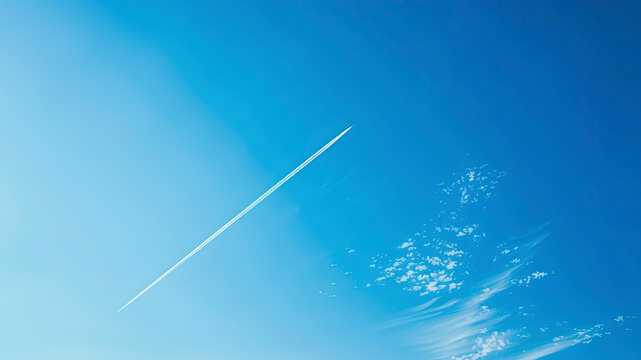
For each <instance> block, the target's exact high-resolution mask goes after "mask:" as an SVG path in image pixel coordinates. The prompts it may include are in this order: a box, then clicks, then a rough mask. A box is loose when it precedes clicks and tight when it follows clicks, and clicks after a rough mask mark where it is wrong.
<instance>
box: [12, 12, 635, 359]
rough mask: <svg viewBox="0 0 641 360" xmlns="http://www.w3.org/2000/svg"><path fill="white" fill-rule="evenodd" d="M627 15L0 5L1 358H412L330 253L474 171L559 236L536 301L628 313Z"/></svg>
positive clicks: (588, 350) (595, 318) (579, 310)
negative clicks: (497, 177) (482, 171)
mask: <svg viewBox="0 0 641 360" xmlns="http://www.w3.org/2000/svg"><path fill="white" fill-rule="evenodd" d="M321 3H322V4H321ZM639 24H641V4H640V3H638V2H632V1H630V2H625V1H620V2H616V3H612V2H606V1H603V2H595V1H591V2H586V1H565V2H563V3H562V4H559V3H557V2H551V1H543V2H507V1H504V2H500V1H499V2H494V1H493V2H457V3H437V2H412V1H398V2H395V1H389V2H369V1H356V2H347V1H329V2H307V3H300V2H282V1H281V2H278V4H270V2H252V3H248V2H246V3H241V2H236V1H220V2H188V3H186V2H128V1H122V2H107V1H105V2H92V3H89V2H81V1H58V2H55V3H54V2H32V1H3V2H2V4H0V286H1V288H2V289H1V291H0V357H2V358H7V359H44V358H46V359H115V358H118V359H177V358H180V359H402V358H413V356H414V355H413V354H412V353H410V352H409V351H407V349H405V348H404V347H403V346H401V345H400V344H401V342H400V341H399V339H396V338H394V337H393V336H391V335H390V336H383V335H377V334H376V332H375V331H373V330H372V329H373V328H375V327H376V325H377V324H378V323H379V321H380V320H381V319H382V318H384V317H385V316H386V315H387V314H389V313H390V312H391V311H394V310H396V309H395V306H394V304H395V302H396V299H395V298H394V297H391V296H381V293H377V292H365V291H351V292H345V294H346V295H345V296H339V297H337V298H336V299H328V298H326V297H323V296H319V295H318V289H319V287H320V286H321V285H319V284H326V283H327V282H328V281H331V274H330V272H329V269H328V267H327V264H329V263H331V262H332V261H333V257H334V256H335V254H336V251H337V249H344V248H346V247H348V248H356V249H360V250H362V251H364V250H367V249H369V250H371V251H374V250H376V249H384V248H386V247H388V246H391V245H390V244H395V243H396V242H397V241H398V240H399V239H403V238H405V237H406V236H407V235H408V234H411V233H413V232H414V231H415V229H416V228H417V227H418V226H420V224H422V223H424V222H425V219H426V218H427V217H428V216H429V215H430V213H431V212H432V211H433V208H434V205H435V200H434V190H435V184H437V183H439V182H441V181H443V180H445V179H446V178H447V176H448V175H449V174H451V173H452V172H453V171H455V170H457V169H460V168H462V167H466V166H473V165H481V164H485V163H487V164H489V165H490V166H491V167H493V168H496V169H500V170H505V171H507V172H508V176H507V178H506V180H505V181H504V184H503V186H502V188H501V190H500V191H499V193H500V194H499V195H498V196H497V198H496V199H495V201H494V202H493V204H492V208H491V209H490V211H489V213H490V216H487V218H488V220H487V222H486V223H485V227H486V228H487V229H488V230H490V232H491V233H492V234H493V236H496V237H505V238H507V237H509V236H512V235H515V234H518V233H519V232H522V231H524V230H527V229H529V228H532V227H535V226H538V225H540V224H541V223H544V222H547V221H550V220H551V221H553V223H552V225H551V227H550V231H551V234H552V236H551V241H549V242H548V243H546V245H545V253H546V255H545V261H546V263H547V264H549V265H550V266H551V267H552V268H553V269H554V270H555V272H556V274H555V278H554V279H553V281H549V282H545V283H543V284H541V285H539V287H537V289H536V292H535V295H534V296H536V297H537V300H538V301H539V302H544V303H548V304H550V305H551V306H552V307H553V308H554V309H556V311H557V315H558V316H562V317H563V318H564V319H566V320H568V321H572V322H575V323H577V324H592V323H595V322H599V321H601V320H602V319H612V318H613V317H614V316H615V315H619V314H628V315H641V314H639V313H640V312H641V281H640V279H641V265H639V259H641V230H640V229H639V219H640V218H641V205H640V201H641V185H640V184H641V181H640V180H639V179H640V177H641V141H640V137H641V66H639V64H641V26H639ZM352 124H353V125H354V128H353V129H352V131H350V132H349V133H348V134H347V135H346V136H345V138H343V139H341V140H340V142H339V143H337V144H336V145H335V146H334V147H333V148H331V149H330V150H329V151H328V152H327V153H325V154H324V155H323V156H322V157H320V158H319V159H317V160H316V161H314V162H313V163H312V164H311V165H310V166H309V167H308V168H306V169H305V170H304V171H303V172H301V173H300V174H298V175H297V176H296V177H295V178H293V179H292V181H291V182H290V183H288V184H287V185H286V186H284V187H283V188H281V189H280V190H279V191H278V192H276V193H275V194H274V195H272V197H270V198H269V199H268V200H267V201H265V202H264V203H263V204H261V205H260V206H259V207H258V208H256V209H255V210H254V211H253V212H252V213H250V214H248V216H247V217H245V218H243V219H242V220H241V221H240V222H238V223H236V224H235V225H234V226H233V227H232V228H230V229H229V230H228V231H227V232H226V233H225V234H224V235H223V236H221V237H220V238H219V239H217V240H216V242H215V243H212V244H210V245H209V246H208V247H207V248H206V249H205V250H203V252H201V253H199V254H198V255H197V256H196V257H194V258H192V259H191V260H190V261H189V262H188V263H186V264H185V265H184V266H183V267H181V268H180V269H179V271H177V272H175V273H173V274H172V275H171V276H170V277H168V278H167V279H165V280H164V281H163V282H161V283H160V284H159V285H158V286H157V287H155V288H154V289H153V290H152V291H150V292H149V293H147V294H145V295H144V296H143V297H142V298H140V299H139V300H138V301H136V302H135V303H133V304H132V305H131V306H130V307H129V308H127V309H126V310H125V311H123V312H122V313H120V314H116V313H115V310H116V309H118V308H119V307H120V306H122V305H123V304H124V303H125V302H126V301H127V300H128V299H130V298H131V297H132V296H134V295H135V294H136V293H137V292H138V291H140V290H141V289H142V288H143V287H144V286H145V285H147V284H148V283H149V282H150V281H152V280H153V279H154V278H155V277H157V276H158V275H160V274H161V273H162V272H163V271H164V270H165V269H166V268H168V267H169V266H170V265H171V264H173V263H175V262H176V261H177V260H179V259H180V258H181V257H182V256H183V255H184V254H185V253H187V252H188V251H190V250H191V249H192V248H193V247H195V246H196V245H197V244H199V243H200V242H201V241H202V240H203V239H204V238H206V237H207V236H208V235H209V234H211V233H212V232H213V231H215V230H216V229H217V228H218V227H219V226H220V225H222V224H223V223H224V222H226V221H227V220H228V219H229V218H231V217H232V216H233V215H234V214H235V213H236V212H238V211H240V210H241V209H242V208H243V207H244V206H245V205H247V204H248V203H249V202H251V201H252V200H253V199H255V198H256V197H257V196H258V195H259V194H261V193H262V192H263V191H264V190H266V189H267V188H268V187H269V186H271V185H272V184H273V183H275V182H276V181H277V180H279V179H280V178H281V177H282V176H284V175H285V174H286V173H287V172H288V171H290V170H291V169H292V168H293V167H295V166H296V165H298V164H299V163H300V162H301V161H303V160H304V159H305V158H306V157H307V156H309V155H310V154H311V153H313V152H314V151H316V150H317V149H318V148H319V147H320V146H322V145H323V144H325V143H326V142H327V141H329V140H330V139H331V138H332V137H334V136H335V135H336V134H338V133H339V132H340V131H342V130H343V129H345V128H346V127H347V126H349V125H352ZM339 286H340V284H339ZM640 341H641V336H640V335H639V330H638V329H636V330H635V331H631V332H618V333H615V334H613V335H612V336H608V337H606V338H604V339H598V341H595V342H594V343H592V344H589V345H581V346H576V347H573V348H571V349H568V350H566V351H564V352H561V353H558V354H555V355H552V356H550V357H549V358H550V359H631V360H632V359H638V356H639V353H641V348H640V345H639V344H640V343H641V342H640Z"/></svg>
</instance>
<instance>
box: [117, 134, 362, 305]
mask: <svg viewBox="0 0 641 360" xmlns="http://www.w3.org/2000/svg"><path fill="white" fill-rule="evenodd" d="M351 128H352V127H351V126H350V127H348V128H347V129H345V130H344V131H343V132H342V133H340V134H338V136H337V137H335V138H333V139H332V141H330V142H328V143H327V144H326V145H325V146H323V147H322V148H321V149H320V150H318V151H317V152H315V153H314V155H312V156H310V157H309V158H308V159H307V160H305V162H303V163H302V164H300V165H298V167H297V168H296V169H294V170H292V172H290V173H289V174H287V176H285V177H284V178H282V179H281V180H280V181H279V182H277V183H276V185H274V186H272V187H271V188H270V189H269V190H267V191H265V193H264V194H263V195H261V196H260V197H259V198H258V199H256V200H254V202H253V203H251V204H249V206H247V207H246V208H245V209H243V211H241V212H239V213H238V215H236V216H234V217H233V218H232V219H231V220H229V221H228V222H227V223H226V224H225V225H223V226H222V227H221V228H220V229H218V230H216V232H215V233H213V234H211V236H210V237H208V238H207V240H205V241H203V242H202V243H201V244H200V245H198V246H197V247H196V248H195V249H194V250H192V251H191V252H190V253H189V254H187V255H186V256H185V257H184V258H182V259H181V260H180V261H179V262H177V263H176V265H174V266H172V267H171V268H170V269H169V270H167V271H165V273H164V274H162V275H160V277H158V279H156V280H154V282H152V283H151V284H149V285H148V286H147V287H146V288H145V289H144V290H143V291H141V292H140V293H138V295H136V296H134V298H133V299H131V300H129V302H128V303H126V304H125V305H124V306H123V307H121V308H120V309H118V311H116V312H120V311H122V310H123V309H124V308H126V307H127V306H128V305H129V304H131V303H132V302H134V301H135V300H136V299H138V298H139V297H140V296H142V294H144V293H146V292H147V291H148V290H149V289H151V288H152V287H153V286H154V285H156V284H157V283H158V282H159V281H160V280H162V279H164V278H165V276H167V275H169V274H171V272H172V271H174V270H176V269H177V268H178V267H179V266H180V265H182V264H183V263H184V262H185V261H187V260H189V258H190V257H192V256H194V255H195V254H196V253H197V252H199V251H200V250H201V249H202V248H204V247H205V245H207V244H209V243H210V242H211V241H212V240H214V239H215V238H216V237H217V236H218V235H220V234H221V233H222V232H223V231H225V230H227V228H228V227H230V226H231V225H232V224H233V223H235V222H236V221H237V220H238V219H240V218H241V217H243V215H245V214H247V213H248V212H249V211H250V210H251V209H253V208H254V207H255V206H256V205H258V204H260V202H261V201H263V200H265V198H267V197H268V196H269V195H271V193H273V192H274V191H276V189H278V188H279V187H281V185H283V184H284V183H285V182H287V180H289V179H291V177H292V176H294V175H296V173H298V172H299V171H301V170H302V169H303V168H304V167H305V166H307V164H309V163H310V162H312V160H314V159H316V158H317V157H318V156H319V155H320V154H322V153H323V152H324V151H325V150H327V149H329V147H330V146H332V145H334V143H335V142H336V141H338V139H340V138H341V137H342V136H343V135H345V133H346V132H348V131H349V129H351Z"/></svg>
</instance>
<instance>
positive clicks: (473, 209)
mask: <svg viewBox="0 0 641 360" xmlns="http://www.w3.org/2000/svg"><path fill="white" fill-rule="evenodd" d="M505 175H506V173H505V172H501V171H495V170H491V169H488V167H487V166H485V165H484V166H480V167H474V168H469V169H466V170H465V171H463V172H461V173H456V174H454V178H453V179H452V180H450V181H447V182H443V183H441V184H438V186H439V188H438V194H440V195H441V196H440V199H439V205H440V207H439V211H438V212H437V213H436V214H435V216H433V217H432V218H430V219H428V221H426V223H425V224H423V229H422V230H421V231H419V232H416V233H414V235H413V236H411V237H409V238H407V239H404V240H403V241H400V242H399V243H398V245H397V246H394V247H392V248H391V249H389V250H388V251H387V252H385V253H380V254H378V255H375V256H373V257H371V258H370V264H369V268H370V271H373V274H370V277H372V279H371V281H367V285H370V284H371V286H364V288H367V289H368V290H369V289H370V287H378V288H379V289H381V291H401V292H402V293H404V294H405V295H409V296H410V298H411V297H415V299H416V300H419V299H420V300H421V304H420V305H416V306H414V307H412V308H409V309H407V310H403V311H400V312H398V313H397V314H396V315H395V316H393V317H392V318H391V319H390V320H388V321H386V322H384V323H383V324H382V325H381V328H379V329H378V330H379V331H383V332H390V333H396V334H398V335H399V336H400V338H401V339H403V341H404V342H405V343H406V345H407V346H408V347H409V348H411V349H414V350H415V351H416V352H418V353H419V354H421V355H422V356H423V357H424V358H426V359H432V360H478V359H484V358H488V357H489V358H492V359H506V360H507V359H509V360H533V359H539V358H541V357H545V356H548V355H551V354H553V353H556V352H559V351H562V350H565V349H568V348H570V347H573V346H575V345H578V344H587V343H590V342H592V341H593V340H594V339H597V338H600V337H604V336H606V335H610V334H611V332H610V331H609V330H607V328H609V327H611V326H617V327H623V325H622V324H623V323H624V322H625V321H627V320H628V319H632V318H634V317H630V316H629V317H623V316H618V317H616V318H615V319H614V321H613V324H610V325H608V326H607V327H606V325H604V324H596V325H592V326H588V327H574V326H572V325H570V324H568V322H566V321H562V320H558V321H557V320H555V319H553V320H551V319H549V318H539V317H537V316H535V314H534V308H535V306H536V302H535V300H532V302H533V303H527V304H521V303H520V302H522V301H529V300H515V298H516V297H515V296H514V294H515V293H523V292H527V291H532V290H533V289H531V287H533V286H536V285H535V284H536V283H537V282H538V281H545V280H547V279H549V278H553V276H554V271H552V270H550V269H543V268H540V267H535V266H536V263H535V261H534V258H535V257H536V255H537V254H538V253H539V252H540V251H539V245H540V244H542V243H543V242H544V241H545V240H546V239H547V238H548V237H549V236H550V234H549V231H548V228H549V226H548V225H549V224H543V225H541V226H539V227H538V228H536V229H534V230H533V231H530V232H529V233H526V234H524V235H522V236H519V237H516V238H512V239H509V240H507V241H505V242H502V243H497V242H492V239H491V236H489V235H488V234H486V233H485V231H484V228H483V226H482V224H481V221H480V218H481V217H480V216H479V214H480V213H481V212H482V211H483V210H484V209H485V207H486V203H487V202H488V201H489V200H490V199H492V198H493V196H494V195H495V193H496V191H497V188H498V185H499V184H500V182H501V179H502V178H503V177H504V176H505ZM341 270H343V269H341ZM383 289H386V290H383ZM334 296H335V295H334ZM525 298H526V299H535V298H532V297H529V296H526V297H525ZM614 322H616V323H617V324H616V325H615V324H614Z"/></svg>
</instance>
